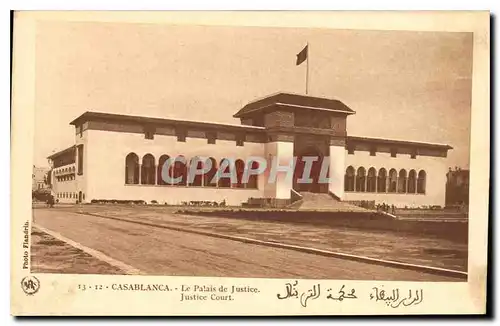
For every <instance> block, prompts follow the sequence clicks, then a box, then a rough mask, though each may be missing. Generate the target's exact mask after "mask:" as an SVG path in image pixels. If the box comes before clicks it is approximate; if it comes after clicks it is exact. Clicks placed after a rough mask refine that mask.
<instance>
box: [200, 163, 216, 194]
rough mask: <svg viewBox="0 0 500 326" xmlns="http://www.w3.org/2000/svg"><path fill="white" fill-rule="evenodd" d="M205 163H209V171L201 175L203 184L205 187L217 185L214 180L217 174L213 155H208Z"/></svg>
mask: <svg viewBox="0 0 500 326" xmlns="http://www.w3.org/2000/svg"><path fill="white" fill-rule="evenodd" d="M205 164H211V167H210V171H208V172H207V173H205V175H204V176H203V185H204V186H205V187H217V180H214V177H215V175H216V174H217V161H216V160H215V159H214V158H213V157H209V158H208V159H207V160H206V161H205Z"/></svg>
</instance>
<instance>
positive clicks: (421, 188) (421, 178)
mask: <svg viewBox="0 0 500 326" xmlns="http://www.w3.org/2000/svg"><path fill="white" fill-rule="evenodd" d="M426 176H427V175H426V173H425V171H424V170H421V171H420V172H418V178H417V193H419V194H425V178H426Z"/></svg>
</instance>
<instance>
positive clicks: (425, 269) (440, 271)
mask: <svg viewBox="0 0 500 326" xmlns="http://www.w3.org/2000/svg"><path fill="white" fill-rule="evenodd" d="M75 213H76V214H81V215H91V216H96V217H100V218H107V219H110V220H116V221H122V222H129V223H135V224H140V225H145V226H152V227H156V228H162V229H168V230H173V231H179V232H188V233H194V234H199V235H205V236H210V237H216V238H221V239H227V240H233V241H238V242H243V243H250V244H257V245H263V246H268V247H274V248H280V249H289V250H295V251H299V252H305V253H310V254H316V255H321V256H326V257H334V258H341V259H347V260H352V261H358V262H363V263H369V264H374V265H380V266H386V267H394V268H400V269H405V270H412V271H417V272H422V273H428V274H434V275H440V276H447V277H454V278H459V279H462V280H465V281H466V280H467V276H468V274H467V273H466V272H461V271H456V270H452V269H445V268H439V267H431V266H425V265H416V264H409V263H401V262H397V261H392V260H383V259H377V258H370V257H365V256H358V255H351V254H345V253H340V252H334V251H329V250H323V249H316V248H311V247H303V246H297V245H290V244H284V243H280V242H274V241H264V240H257V239H252V238H245V237H238V236H233V235H227V234H221V233H215V232H207V231H199V230H193V229H186V228H181V227H175V226H167V225H161V224H154V223H150V222H142V221H134V220H131V219H127V218H118V217H111V216H104V215H100V214H94V213H80V212H75Z"/></svg>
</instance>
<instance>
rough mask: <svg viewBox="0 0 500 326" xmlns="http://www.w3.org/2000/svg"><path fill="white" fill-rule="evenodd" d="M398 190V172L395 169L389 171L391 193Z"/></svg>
mask: <svg viewBox="0 0 500 326" xmlns="http://www.w3.org/2000/svg"><path fill="white" fill-rule="evenodd" d="M397 190H398V172H397V171H396V170H395V169H391V170H390V171H389V192H396V191H397Z"/></svg>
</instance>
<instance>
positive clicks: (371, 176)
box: [366, 168, 377, 192]
mask: <svg viewBox="0 0 500 326" xmlns="http://www.w3.org/2000/svg"><path fill="white" fill-rule="evenodd" d="M376 190H377V170H375V168H369V169H368V178H367V180H366V191H368V192H375V191H376Z"/></svg>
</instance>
